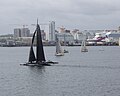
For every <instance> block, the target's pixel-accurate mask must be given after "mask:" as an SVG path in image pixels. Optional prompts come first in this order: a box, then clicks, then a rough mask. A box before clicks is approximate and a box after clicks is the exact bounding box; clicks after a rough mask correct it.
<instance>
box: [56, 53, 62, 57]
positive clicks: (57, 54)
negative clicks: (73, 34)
mask: <svg viewBox="0 0 120 96" xmlns="http://www.w3.org/2000/svg"><path fill="white" fill-rule="evenodd" d="M55 56H64V53H56V54H55Z"/></svg>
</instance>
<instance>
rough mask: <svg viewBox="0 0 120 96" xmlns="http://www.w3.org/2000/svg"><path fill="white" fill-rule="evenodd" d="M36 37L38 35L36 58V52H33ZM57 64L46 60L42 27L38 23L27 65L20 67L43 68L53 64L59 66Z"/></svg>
mask: <svg viewBox="0 0 120 96" xmlns="http://www.w3.org/2000/svg"><path fill="white" fill-rule="evenodd" d="M35 35H36V56H35V54H34V50H33V43H34V39H35ZM57 63H58V62H53V61H50V60H49V61H46V60H45V55H44V50H43V44H42V37H41V30H40V26H39V24H38V21H37V27H36V30H35V32H34V34H33V38H32V44H31V47H30V53H29V60H28V62H27V63H25V64H20V65H24V66H38V67H41V66H51V64H57Z"/></svg>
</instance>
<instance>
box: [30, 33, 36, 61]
mask: <svg viewBox="0 0 120 96" xmlns="http://www.w3.org/2000/svg"><path fill="white" fill-rule="evenodd" d="M35 34H36V31H35V32H34V34H33V38H32V44H31V47H30V54H29V62H31V63H32V61H36V58H35V54H34V50H33V43H34V38H35Z"/></svg>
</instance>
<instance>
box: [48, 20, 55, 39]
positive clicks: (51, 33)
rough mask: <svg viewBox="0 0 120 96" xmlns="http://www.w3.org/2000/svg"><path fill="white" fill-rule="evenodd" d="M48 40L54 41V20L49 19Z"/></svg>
mask: <svg viewBox="0 0 120 96" xmlns="http://www.w3.org/2000/svg"><path fill="white" fill-rule="evenodd" d="M49 41H55V22H54V21H51V22H50V24H49Z"/></svg>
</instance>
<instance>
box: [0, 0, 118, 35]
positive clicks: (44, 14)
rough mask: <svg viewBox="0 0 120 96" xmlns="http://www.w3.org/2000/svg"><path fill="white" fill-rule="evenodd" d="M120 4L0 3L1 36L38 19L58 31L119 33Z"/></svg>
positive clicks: (79, 0)
mask: <svg viewBox="0 0 120 96" xmlns="http://www.w3.org/2000/svg"><path fill="white" fill-rule="evenodd" d="M119 4H120V1H119V0H114V1H113V0H111V1H109V0H105V1H104V0H92V1H90V0H65V1H64V0H59V1H56V0H44V1H42V0H36V1H34V0H20V1H16V0H10V1H9V0H4V1H0V8H1V10H0V14H1V16H0V34H11V33H13V29H14V28H15V27H18V26H17V25H16V26H15V25H14V24H21V27H22V25H24V24H25V25H26V24H34V23H36V20H37V18H38V19H39V23H48V22H49V21H55V22H56V28H57V27H61V26H64V27H65V28H67V29H79V30H84V29H88V30H89V29H117V28H118V27H119V26H120V23H119V21H120V18H119V16H120V6H119ZM33 28H34V29H35V27H33V26H32V29H33ZM34 29H33V30H34ZM31 31H32V30H31Z"/></svg>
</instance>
